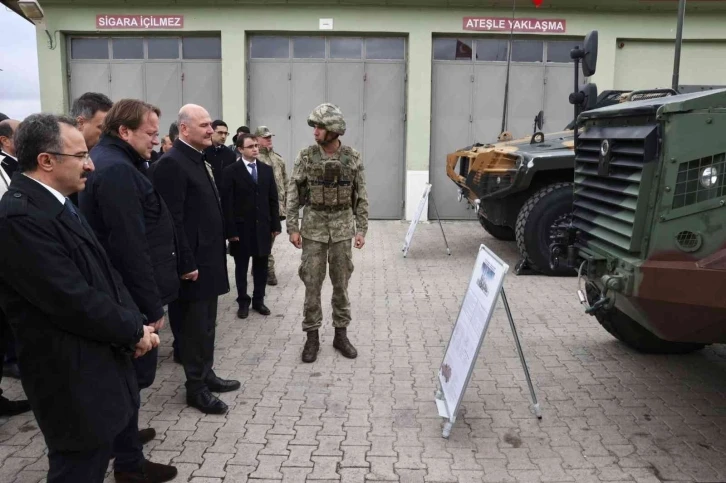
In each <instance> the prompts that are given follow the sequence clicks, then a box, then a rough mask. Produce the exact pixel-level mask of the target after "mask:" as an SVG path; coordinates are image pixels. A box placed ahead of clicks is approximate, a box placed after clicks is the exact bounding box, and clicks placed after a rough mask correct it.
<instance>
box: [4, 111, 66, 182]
mask: <svg viewBox="0 0 726 483" xmlns="http://www.w3.org/2000/svg"><path fill="white" fill-rule="evenodd" d="M61 124H67V125H69V126H72V127H77V126H78V124H77V123H76V120H75V119H73V118H72V117H69V116H58V115H55V114H42V113H41V114H32V115H30V116H28V117H26V118H25V120H24V121H23V122H21V123H20V125H19V126H18V129H17V130H16V131H15V152H16V154H17V157H18V167H19V168H20V171H21V172H23V173H26V172H28V173H29V172H33V171H35V170H36V169H37V168H38V155H40V153H47V152H49V151H55V152H59V151H61V150H62V149H63V138H62V137H61V129H60V125H61Z"/></svg>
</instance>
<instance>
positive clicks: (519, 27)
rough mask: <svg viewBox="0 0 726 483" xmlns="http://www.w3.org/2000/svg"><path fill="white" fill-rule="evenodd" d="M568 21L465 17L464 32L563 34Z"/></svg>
mask: <svg viewBox="0 0 726 483" xmlns="http://www.w3.org/2000/svg"><path fill="white" fill-rule="evenodd" d="M566 23H567V22H566V21H565V19H561V18H546V19H542V18H515V19H511V18H506V17H464V30H477V31H490V32H509V31H510V30H512V31H514V32H542V33H544V32H547V33H556V34H562V33H565V30H566Z"/></svg>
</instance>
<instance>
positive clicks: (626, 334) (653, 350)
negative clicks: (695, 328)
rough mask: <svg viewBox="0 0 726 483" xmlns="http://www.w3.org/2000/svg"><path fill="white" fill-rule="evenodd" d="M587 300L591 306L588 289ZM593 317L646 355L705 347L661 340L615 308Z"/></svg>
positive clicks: (611, 333)
mask: <svg viewBox="0 0 726 483" xmlns="http://www.w3.org/2000/svg"><path fill="white" fill-rule="evenodd" d="M587 298H588V301H589V303H590V304H592V301H593V299H594V297H593V291H592V290H590V288H589V287H588V290H587ZM595 317H596V318H597V321H598V322H600V325H602V327H603V328H604V329H605V330H607V331H608V332H609V333H610V335H612V336H613V337H615V338H616V339H618V340H619V341H620V342H623V343H625V344H626V345H627V346H629V347H631V348H633V349H635V350H637V351H638V352H643V353H646V354H687V353H689V352H695V351H698V350H701V349H703V348H704V347H706V344H700V343H697V342H673V341H670V340H664V339H661V338H660V337H658V336H657V335H655V334H654V333H652V332H650V331H649V330H648V329H646V328H645V327H643V326H642V325H640V324H639V323H637V322H636V321H634V320H633V319H631V318H630V317H629V316H628V315H626V314H625V313H624V312H622V311H620V310H618V309H617V308H615V307H613V308H611V309H610V310H607V311H605V310H598V311H597V312H596V313H595Z"/></svg>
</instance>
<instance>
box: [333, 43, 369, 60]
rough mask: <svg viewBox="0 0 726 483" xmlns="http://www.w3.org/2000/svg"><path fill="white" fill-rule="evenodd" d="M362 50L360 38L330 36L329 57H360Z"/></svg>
mask: <svg viewBox="0 0 726 483" xmlns="http://www.w3.org/2000/svg"><path fill="white" fill-rule="evenodd" d="M362 51H363V41H362V40H361V39H349V38H332V39H330V58H331V59H360V58H361V55H362Z"/></svg>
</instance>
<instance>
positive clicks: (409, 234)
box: [401, 183, 431, 258]
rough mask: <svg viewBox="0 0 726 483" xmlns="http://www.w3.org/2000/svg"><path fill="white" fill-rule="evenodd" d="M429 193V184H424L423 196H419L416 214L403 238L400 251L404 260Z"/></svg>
mask: <svg viewBox="0 0 726 483" xmlns="http://www.w3.org/2000/svg"><path fill="white" fill-rule="evenodd" d="M430 192H431V183H426V186H425V187H424V191H423V195H422V196H421V200H420V201H419V202H418V206H417V207H416V213H415V214H414V215H413V220H411V224H410V225H409V227H408V232H406V238H404V240H403V248H401V251H403V258H406V255H407V254H408V249H409V248H410V247H411V240H412V239H413V232H415V231H416V225H417V224H418V220H420V219H421V214H422V213H423V210H424V207H425V206H426V200H427V199H428V197H429V193H430Z"/></svg>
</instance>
